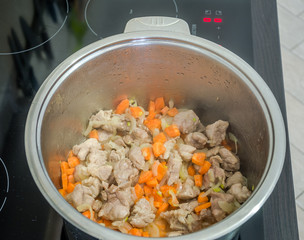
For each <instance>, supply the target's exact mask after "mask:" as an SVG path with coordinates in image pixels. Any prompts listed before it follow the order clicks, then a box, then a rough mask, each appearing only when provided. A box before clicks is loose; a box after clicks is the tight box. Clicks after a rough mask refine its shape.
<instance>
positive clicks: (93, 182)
mask: <svg viewBox="0 0 304 240" xmlns="http://www.w3.org/2000/svg"><path fill="white" fill-rule="evenodd" d="M81 184H82V185H83V186H86V187H88V188H89V189H90V191H91V195H92V197H93V198H96V197H97V196H98V194H99V193H100V190H101V187H102V185H101V182H100V181H99V179H98V178H96V177H89V178H87V179H84V180H83V181H82V183H81Z"/></svg>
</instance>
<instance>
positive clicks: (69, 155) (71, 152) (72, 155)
mask: <svg viewBox="0 0 304 240" xmlns="http://www.w3.org/2000/svg"><path fill="white" fill-rule="evenodd" d="M74 156H75V155H74V153H73V151H72V150H71V151H69V154H68V158H70V157H74Z"/></svg>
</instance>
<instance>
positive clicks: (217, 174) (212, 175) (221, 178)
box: [203, 155, 226, 189]
mask: <svg viewBox="0 0 304 240" xmlns="http://www.w3.org/2000/svg"><path fill="white" fill-rule="evenodd" d="M209 162H210V163H211V168H210V169H209V171H208V172H207V174H205V175H204V178H203V186H204V188H205V189H207V188H209V187H212V186H213V185H215V184H217V183H220V184H223V185H225V179H226V175H225V171H224V169H222V168H221V167H220V163H222V162H223V160H222V159H221V157H220V156H218V155H216V156H212V157H211V158H210V159H209Z"/></svg>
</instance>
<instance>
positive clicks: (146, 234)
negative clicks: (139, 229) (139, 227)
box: [142, 232, 150, 237]
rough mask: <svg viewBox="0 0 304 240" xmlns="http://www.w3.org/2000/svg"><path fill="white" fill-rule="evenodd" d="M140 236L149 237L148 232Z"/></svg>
mask: <svg viewBox="0 0 304 240" xmlns="http://www.w3.org/2000/svg"><path fill="white" fill-rule="evenodd" d="M142 236H143V237H150V235H149V233H148V232H143V233H142Z"/></svg>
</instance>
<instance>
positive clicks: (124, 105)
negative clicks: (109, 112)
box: [115, 99, 130, 114]
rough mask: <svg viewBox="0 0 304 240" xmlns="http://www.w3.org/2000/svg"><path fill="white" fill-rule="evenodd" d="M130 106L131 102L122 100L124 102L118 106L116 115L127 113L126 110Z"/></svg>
mask: <svg viewBox="0 0 304 240" xmlns="http://www.w3.org/2000/svg"><path fill="white" fill-rule="evenodd" d="M129 105H130V102H129V100H128V99H124V100H122V101H121V102H120V103H119V104H118V105H117V107H116V111H115V113H116V114H123V113H124V112H125V111H126V109H127V108H128V107H129Z"/></svg>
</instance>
